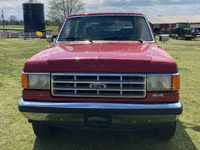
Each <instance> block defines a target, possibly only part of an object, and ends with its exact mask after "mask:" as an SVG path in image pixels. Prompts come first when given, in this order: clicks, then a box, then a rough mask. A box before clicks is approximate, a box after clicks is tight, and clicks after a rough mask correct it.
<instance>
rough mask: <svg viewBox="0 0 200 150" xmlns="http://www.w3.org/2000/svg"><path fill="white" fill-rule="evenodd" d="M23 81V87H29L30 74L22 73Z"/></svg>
mask: <svg viewBox="0 0 200 150" xmlns="http://www.w3.org/2000/svg"><path fill="white" fill-rule="evenodd" d="M21 83H22V87H23V88H28V75H27V74H22V75H21Z"/></svg>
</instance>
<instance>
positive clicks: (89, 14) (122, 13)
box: [67, 12, 144, 17]
mask: <svg viewBox="0 0 200 150" xmlns="http://www.w3.org/2000/svg"><path fill="white" fill-rule="evenodd" d="M91 15H139V16H144V15H143V14H141V13H134V12H132V13H130V12H99V13H81V14H71V15H68V16H67V17H74V16H91Z"/></svg>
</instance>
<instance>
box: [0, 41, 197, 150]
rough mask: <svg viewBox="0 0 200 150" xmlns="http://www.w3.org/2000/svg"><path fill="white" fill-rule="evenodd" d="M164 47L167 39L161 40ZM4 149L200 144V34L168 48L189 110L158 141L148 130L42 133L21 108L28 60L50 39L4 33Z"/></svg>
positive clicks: (172, 148) (0, 54)
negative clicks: (10, 36) (34, 128)
mask: <svg viewBox="0 0 200 150" xmlns="http://www.w3.org/2000/svg"><path fill="white" fill-rule="evenodd" d="M158 44H159V45H161V46H162V47H163V46H164V44H162V43H159V42H158ZM0 47H1V48H0V95H1V96H0V149H5V150H9V149H11V150H12V149H16V150H19V149H20V150H32V149H33V150H66V149H67V150H74V149H75V150H76V149H79V150H96V149H97V150H100V149H107V150H144V149H145V150H147V149H148V150H196V149H200V111H199V110H200V108H199V107H200V101H199V99H200V75H199V72H200V40H199V39H198V40H193V41H184V40H172V39H170V41H169V42H168V46H167V48H166V51H167V52H168V53H170V54H171V55H172V56H173V57H174V58H175V60H176V61H177V63H178V66H179V72H180V76H181V90H180V100H181V101H182V103H183V106H184V111H183V114H182V115H181V116H180V119H179V121H178V127H177V133H176V135H175V136H174V138H173V139H171V140H170V141H156V140H154V139H153V138H152V137H151V135H150V134H148V132H146V131H137V132H105V131H82V130H76V131H74V130H72V131H67V130H64V131H63V132H60V133H59V135H57V136H56V137H51V138H44V139H41V138H36V137H35V135H34V134H33V131H32V126H31V124H30V123H28V121H27V119H25V118H24V117H23V116H22V115H21V114H20V112H19V111H18V103H19V101H20V99H21V94H22V92H21V90H22V88H21V84H20V75H21V71H22V68H23V64H24V62H25V61H26V60H27V59H28V58H30V57H31V56H32V55H34V54H36V53H38V52H39V51H41V50H43V49H45V48H47V42H46V41H45V40H40V39H34V40H23V39H0Z"/></svg>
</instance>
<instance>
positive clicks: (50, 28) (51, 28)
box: [0, 25, 59, 33]
mask: <svg viewBox="0 0 200 150" xmlns="http://www.w3.org/2000/svg"><path fill="white" fill-rule="evenodd" d="M4 27H5V28H24V25H5V26H4ZM0 28H3V25H0ZM58 29H59V27H58V26H46V30H52V33H57V32H58ZM14 31H15V30H14ZM14 31H13V32H14Z"/></svg>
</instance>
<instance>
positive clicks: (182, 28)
mask: <svg viewBox="0 0 200 150" xmlns="http://www.w3.org/2000/svg"><path fill="white" fill-rule="evenodd" d="M192 31H193V30H192V29H191V28H189V27H187V23H177V24H176V28H174V29H170V31H169V35H170V37H171V38H173V39H178V38H179V39H185V40H191V39H194V38H195V37H196V34H195V33H194V32H192Z"/></svg>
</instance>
